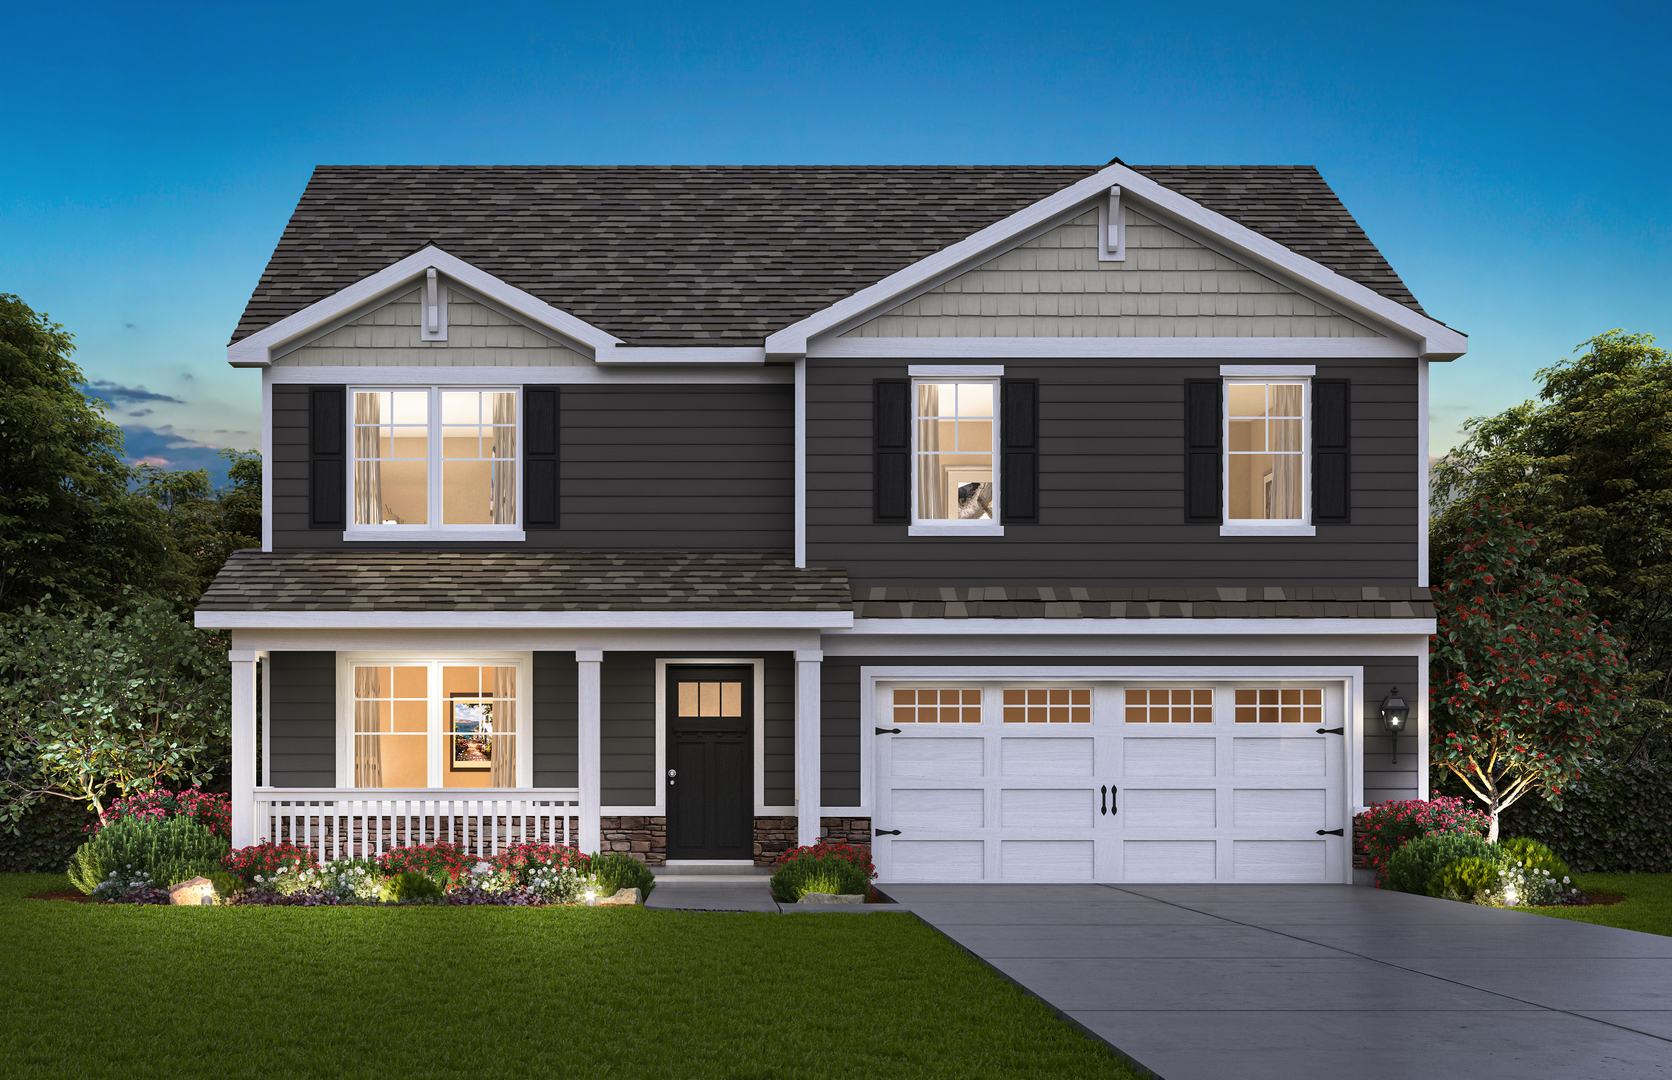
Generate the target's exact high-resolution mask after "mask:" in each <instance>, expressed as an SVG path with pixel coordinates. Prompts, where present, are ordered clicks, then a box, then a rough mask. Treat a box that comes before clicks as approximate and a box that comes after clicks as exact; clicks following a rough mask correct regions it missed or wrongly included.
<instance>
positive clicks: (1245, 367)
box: [1219, 364, 1318, 379]
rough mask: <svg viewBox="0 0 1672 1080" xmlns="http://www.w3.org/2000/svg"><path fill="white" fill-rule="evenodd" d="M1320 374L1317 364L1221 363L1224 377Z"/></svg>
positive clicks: (1251, 377)
mask: <svg viewBox="0 0 1672 1080" xmlns="http://www.w3.org/2000/svg"><path fill="white" fill-rule="evenodd" d="M1316 374H1318V366H1317V365H1316V364H1220V365H1219V376H1220V378H1223V379H1310V378H1312V377H1313V376H1314V375H1316Z"/></svg>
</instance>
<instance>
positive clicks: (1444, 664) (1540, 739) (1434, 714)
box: [1428, 500, 1626, 840]
mask: <svg viewBox="0 0 1672 1080" xmlns="http://www.w3.org/2000/svg"><path fill="white" fill-rule="evenodd" d="M1468 516H1469V521H1468V526H1467V530H1466V532H1465V534H1464V535H1463V537H1462V538H1461V542H1460V543H1459V544H1458V545H1457V546H1456V548H1455V549H1454V550H1453V551H1452V553H1451V555H1450V557H1449V558H1447V560H1446V563H1445V569H1444V580H1443V584H1441V586H1440V587H1439V588H1438V589H1437V590H1436V593H1435V597H1434V600H1435V606H1436V607H1437V608H1438V609H1439V619H1438V633H1436V634H1435V635H1434V636H1433V637H1432V638H1430V639H1429V650H1428V651H1429V692H1428V698H1429V717H1430V723H1431V726H1432V734H1431V740H1432V749H1431V754H1432V758H1433V761H1434V763H1435V764H1436V765H1438V766H1440V767H1442V768H1445V769H1450V770H1451V771H1452V772H1453V773H1455V774H1456V775H1457V777H1458V779H1459V780H1461V781H1462V782H1463V784H1464V786H1465V787H1467V788H1468V789H1469V791H1470V792H1471V793H1472V794H1473V795H1474V796H1475V798H1477V799H1479V800H1480V801H1481V802H1482V803H1484V804H1485V805H1486V812H1487V813H1488V814H1489V815H1491V818H1492V826H1491V829H1490V831H1489V832H1488V833H1487V839H1489V840H1496V839H1497V838H1498V815H1499V814H1500V813H1502V812H1503V810H1504V808H1505V807H1507V806H1509V805H1510V804H1511V803H1513V802H1515V801H1516V800H1517V799H1519V798H1521V797H1522V796H1523V795H1525V794H1527V792H1529V791H1537V792H1538V793H1539V794H1541V795H1543V796H1544V797H1545V798H1546V799H1548V800H1549V801H1550V802H1551V803H1553V804H1554V805H1555V806H1557V807H1558V808H1560V806H1561V798H1562V791H1563V789H1564V788H1566V787H1567V785H1568V784H1570V783H1571V782H1572V781H1573V778H1574V775H1575V773H1576V772H1577V771H1578V768H1579V765H1580V763H1581V762H1582V761H1583V760H1584V759H1585V758H1586V756H1587V755H1589V754H1590V752H1591V750H1592V748H1593V744H1594V743H1595V742H1596V738H1597V735H1598V733H1599V731H1600V730H1601V729H1602V726H1603V725H1604V724H1605V723H1607V722H1608V721H1610V720H1611V719H1613V718H1614V717H1615V715H1616V714H1618V712H1619V710H1620V707H1621V700H1620V692H1619V685H1620V679H1621V676H1622V675H1623V674H1624V673H1625V670H1626V657H1625V653H1624V651H1623V649H1622V648H1621V646H1620V643H1619V642H1618V641H1616V640H1615V639H1614V638H1613V637H1612V636H1610V635H1609V633H1608V630H1607V625H1608V624H1607V623H1599V622H1598V621H1597V618H1596V616H1594V615H1592V614H1591V612H1590V610H1589V608H1588V607H1587V600H1588V593H1587V592H1586V590H1585V587H1584V586H1583V585H1581V584H1579V582H1577V581H1575V580H1573V579H1571V578H1565V577H1558V576H1555V575H1552V574H1547V573H1545V572H1544V571H1542V570H1537V569H1534V568H1533V567H1532V566H1531V565H1530V559H1529V556H1531V554H1532V553H1533V551H1534V550H1535V549H1536V548H1537V547H1538V538H1537V536H1535V535H1534V533H1533V531H1532V530H1531V529H1529V528H1528V527H1527V526H1525V525H1521V524H1518V523H1517V522H1515V521H1514V520H1513V519H1512V518H1511V517H1510V514H1509V512H1508V511H1507V510H1503V509H1496V508H1493V507H1492V506H1491V505H1490V504H1489V503H1488V502H1487V501H1486V500H1482V501H1481V502H1479V503H1477V504H1476V505H1475V506H1474V507H1472V508H1471V509H1470V510H1469V511H1468Z"/></svg>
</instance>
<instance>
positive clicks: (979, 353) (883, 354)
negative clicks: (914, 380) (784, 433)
mask: <svg viewBox="0 0 1672 1080" xmlns="http://www.w3.org/2000/svg"><path fill="white" fill-rule="evenodd" d="M807 355H808V356H810V357H812V358H813V359H815V360H826V359H830V360H844V359H851V360H866V359H873V358H879V357H880V358H884V359H889V360H911V359H918V358H921V359H925V360H928V359H935V358H940V357H945V358H947V359H953V358H963V357H968V358H970V359H973V360H985V359H989V358H991V359H996V360H1020V359H1023V358H1028V357H1042V358H1046V359H1053V358H1066V359H1075V358H1081V357H1089V358H1093V359H1120V358H1124V357H1137V358H1142V359H1146V360H1175V359H1177V360H1253V359H1259V358H1260V357H1265V356H1269V357H1271V358H1273V359H1305V358H1311V357H1316V358H1318V359H1320V360H1359V359H1369V360H1385V359H1411V358H1413V357H1415V356H1416V355H1417V350H1416V346H1415V345H1414V344H1413V343H1412V342H1411V341H1409V340H1408V339H1405V338H1398V337H1377V338H1363V337H1354V338H1345V337H1344V338H1275V337H1274V338H1246V337H1228V338H1139V337H1119V338H1092V337H1087V338H1000V337H991V338H847V337H831V338H819V339H818V340H817V341H813V342H810V343H809V344H808V346H807Z"/></svg>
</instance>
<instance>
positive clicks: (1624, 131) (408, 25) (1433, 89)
mask: <svg viewBox="0 0 1672 1080" xmlns="http://www.w3.org/2000/svg"><path fill="white" fill-rule="evenodd" d="M1669 13H1672V5H1667V4H1665V3H1642V4H1636V3H1617V4H1610V3H1595V4H1589V5H1585V6H1583V7H1575V6H1573V5H1571V4H1564V5H1556V4H1537V3H1534V4H1524V3H1523V4H1514V5H1508V4H1479V5H1459V4H1455V3H1447V4H1403V5H1391V4H1379V5H1368V4H1367V5H1341V4H1327V5H1326V4H1289V5H1284V4H1274V5H1248V4H1236V5H1231V4H1225V5H1216V4H1213V3H1197V4H1193V5H1190V6H1188V7H1187V8H1173V7H1171V6H1167V5H1164V6H1162V7H1159V8H1158V7H1155V6H1153V5H1133V4H1108V3H1099V4H1088V5H1079V4H1059V5H1045V4H1026V5H1024V4H920V5H913V4H840V3H821V4H797V3H784V2H774V3H766V4H733V5H691V4H655V3H635V4H609V3H590V4H478V5H465V6H463V7H447V6H436V5H417V6H414V5H410V4H401V5H395V4H389V5H361V4H355V3H352V2H339V3H332V4H305V3H291V4H271V3H250V4H216V5H170V4H156V5H132V4H74V3H71V4H61V5H45V4H38V5H30V6H28V7H27V8H19V9H13V10H11V11H9V12H8V15H7V36H8V38H9V44H10V45H11V48H9V49H8V57H7V63H6V65H4V67H0V95H3V99H4V100H5V101H6V102H7V103H8V106H9V107H8V110H7V111H8V114H9V115H10V116H11V117H12V125H11V135H10V136H9V137H8V139H7V140H6V149H5V152H4V153H3V154H0V292H15V293H17V294H18V295H20V296H22V297H23V299H24V300H25V302H27V303H29V304H30V305H31V306H32V307H34V308H35V309H36V310H39V311H44V312H47V313H49V314H50V315H51V316H52V317H53V318H54V319H55V320H57V321H58V322H60V323H62V324H64V326H65V327H66V328H67V329H69V330H71V331H72V332H73V333H74V334H75V335H76V340H77V343H78V346H79V351H78V353H77V359H78V360H79V362H80V363H81V364H82V366H83V368H84V369H85V370H86V372H87V375H88V378H89V380H92V381H93V382H94V384H95V385H94V390H95V391H97V392H98V393H99V394H100V395H101V396H102V397H104V398H106V399H107V400H111V401H112V402H113V403H114V405H115V408H114V409H113V412H112V416H113V417H114V418H115V419H117V420H118V421H119V422H120V423H121V424H122V425H123V427H124V428H125V429H126V430H127V432H128V447H129V453H130V454H131V455H132V456H134V457H135V458H146V459H149V460H154V461H159V462H161V461H166V462H169V463H173V464H177V465H182V466H188V467H195V466H197V465H200V464H210V463H212V462H213V460H214V458H213V454H214V448H216V447H220V446H254V445H255V444H256V439H257V437H258V424H259V416H258V412H259V399H260V394H259V382H258V377H257V376H256V375H255V374H254V373H253V372H247V371H246V372H237V371H233V370H231V369H229V368H227V367H226V363H225V359H226V354H225V346H226V341H227V337H228V335H229V334H230V332H231V330H232V327H233V325H234V324H235V323H236V322H237V319H238V315H239V313H240V312H241V311H242V309H243V305H244V301H245V300H246V299H247V298H248V296H249V293H250V290H251V288H252V287H253V286H254V284H255V281H256V278H257V277H258V276H259V274H260V272H261V269H262V267H263V265H264V264H265V262H266V260H267V257H268V255H269V254H270V252H271V251H272V248H273V245H274V243H275V242H276V241H277V239H278V237H279V233H280V232H281V230H282V229H283V227H284V223H285V220H286V218H287V217H288V216H289V214H290V211H291V209H292V207H293V206H294V205H295V202H296V198H297V196H298V195H299V194H300V193H301V191H302V187H303V185H304V184H305V183H306V181H307V178H308V174H309V172H310V170H311V169H312V168H313V166H314V165H316V164H322V163H330V164H432V163H435V164H527V163H537V164H544V163H567V164H670V163H671V164H715V163H735V164H778V163H788V164H803V163H805V164H820V163H834V164H918V163H935V164H967V163H1018V162H1021V163H1075V164H1102V163H1103V162H1105V161H1107V160H1108V159H1110V158H1111V157H1115V156H1117V155H1118V156H1119V157H1121V158H1123V159H1124V160H1126V161H1128V162H1132V163H1138V164H1142V163H1158V164H1313V165H1317V166H1318V167H1320V168H1321V169H1322V170H1323V173H1324V176H1325V178H1326V179H1327V180H1328V181H1329V182H1330V183H1331V184H1332V185H1333V186H1334V187H1335V189H1336V190H1337V191H1338V192H1339V193H1340V194H1341V196H1342V198H1343V199H1344V200H1345V202H1346V204H1347V206H1348V208H1349V209H1350V210H1352V211H1353V213H1354V214H1355V215H1356V216H1357V217H1358V219H1359V221H1360V222H1361V223H1363V225H1364V226H1365V228H1366V230H1367V231H1368V232H1369V234H1370V236H1371V238H1372V239H1373V240H1375V241H1376V243H1377V244H1378V245H1379V246H1380V247H1381V248H1382V250H1383V252H1384V253H1385V254H1386V255H1387V256H1388V258H1389V259H1390V260H1391V261H1392V263H1393V265H1394V267H1395V268H1396V269H1397V270H1398V271H1399V272H1400V273H1401V274H1402V275H1403V276H1404V278H1405V280H1406V282H1407V283H1408V284H1409V285H1410V286H1411V288H1412V290H1413V291H1414V292H1415V293H1416V295H1417V296H1418V298H1419V299H1421V300H1422V302H1423V303H1424V305H1425V306H1426V307H1427V308H1428V310H1429V312H1430V313H1431V314H1433V315H1434V316H1435V317H1437V318H1439V319H1441V320H1443V321H1445V322H1447V323H1449V324H1450V325H1452V326H1455V327H1458V328H1459V329H1462V330H1464V331H1465V332H1467V333H1468V334H1469V335H1470V353H1469V355H1468V356H1467V357H1465V358H1464V359H1463V360H1461V361H1459V362H1457V363H1455V364H1452V365H1438V366H1436V369H1435V374H1434V381H1433V388H1434V406H1433V408H1434V412H1433V421H1434V424H1433V432H1434V450H1435V451H1436V452H1440V451H1443V450H1444V449H1445V448H1446V447H1447V446H1449V445H1450V444H1451V443H1452V442H1453V441H1454V439H1455V437H1456V436H1455V433H1456V430H1457V426H1458V425H1459V424H1460V423H1461V421H1462V420H1463V419H1464V418H1465V417H1468V416H1471V415H1477V414H1481V413H1486V412H1495V411H1497V410H1499V409H1502V408H1504V407H1506V406H1508V405H1511V404H1514V403H1515V402H1517V401H1520V400H1522V399H1524V398H1526V397H1528V396H1531V394H1532V392H1533V379H1532V376H1533V372H1534V371H1535V370H1536V369H1537V368H1539V367H1541V366H1544V365H1547V364H1549V363H1552V362H1553V361H1555V360H1556V359H1557V358H1559V357H1562V356H1565V355H1568V354H1569V353H1570V351H1571V350H1572V349H1573V347H1574V346H1575V345H1576V344H1578V343H1579V342H1580V341H1582V340H1583V339H1585V338H1587V337H1589V336H1590V335H1592V334H1594V333H1598V332H1600V331H1603V330H1607V329H1611V328H1613V327H1624V328H1626V329H1629V330H1633V331H1638V332H1647V333H1659V334H1666V335H1672V318H1669V316H1672V222H1669V215H1668V210H1667V206H1668V195H1669V194H1672V181H1669V179H1668V178H1669V177H1672V168H1669V165H1672V161H1669V160H1668V159H1669V156H1672V150H1669V146H1672V106H1669V104H1668V103H1669V102H1672V75H1669V70H1672V68H1669V65H1668V64H1667V62H1666V55H1665V46H1666V43H1667V41H1668V40H1672V14H1669ZM1663 344H1664V342H1663Z"/></svg>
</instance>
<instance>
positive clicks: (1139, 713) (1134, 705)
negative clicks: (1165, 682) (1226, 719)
mask: <svg viewBox="0 0 1672 1080" xmlns="http://www.w3.org/2000/svg"><path fill="white" fill-rule="evenodd" d="M1126 722H1127V723H1128V724H1211V723H1213V691H1212V690H1211V689H1206V688H1202V687H1195V688H1180V687H1167V688H1161V687H1146V688H1142V689H1140V688H1137V687H1127V690H1126Z"/></svg>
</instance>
